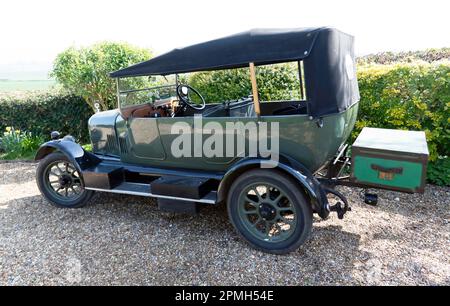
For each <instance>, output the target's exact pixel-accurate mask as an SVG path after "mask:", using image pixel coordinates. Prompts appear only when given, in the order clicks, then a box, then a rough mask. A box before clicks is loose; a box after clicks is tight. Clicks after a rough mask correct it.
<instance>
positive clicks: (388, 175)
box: [351, 127, 428, 193]
mask: <svg viewBox="0 0 450 306" xmlns="http://www.w3.org/2000/svg"><path fill="white" fill-rule="evenodd" d="M427 162H428V146H427V141H426V138H425V133H424V132H416V131H403V130H389V129H377V128H367V127H366V128H364V129H363V130H362V131H361V133H360V134H359V136H358V138H357V139H356V140H355V142H354V143H353V146H352V169H351V173H352V174H351V180H352V181H354V182H356V183H359V184H362V185H365V186H367V187H374V188H383V189H390V190H396V191H403V192H410V193H412V192H420V193H423V192H424V187H425V179H426V173H427Z"/></svg>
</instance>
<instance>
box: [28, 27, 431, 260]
mask: <svg viewBox="0 0 450 306" xmlns="http://www.w3.org/2000/svg"><path fill="white" fill-rule="evenodd" d="M280 63H295V65H296V67H297V69H298V79H299V83H298V89H299V91H300V96H299V97H297V99H294V100H289V101H288V100H286V101H276V102H273V101H271V102H269V101H260V93H259V92H258V84H257V77H256V74H257V71H258V69H259V67H260V66H265V65H273V64H280ZM238 68H239V69H243V68H244V69H245V68H248V75H249V82H250V83H251V92H249V93H248V95H247V96H245V97H241V98H239V99H237V100H234V101H224V102H221V103H210V102H212V101H205V99H204V98H203V97H202V93H201V92H199V91H198V90H197V89H195V88H193V87H192V86H189V85H188V84H183V79H184V78H183V77H182V75H183V74H186V73H195V72H205V71H212V70H222V69H238ZM156 76H159V77H164V79H165V80H166V81H168V80H169V78H171V80H173V81H171V82H173V83H171V82H168V83H169V84H163V85H161V84H159V83H158V84H157V85H156V86H151V87H150V88H144V89H142V88H140V89H136V88H126V89H123V86H122V85H124V84H133V82H128V81H127V80H130V79H131V80H134V79H137V78H142V77H145V78H146V80H151V79H152V78H153V77H156ZM111 77H113V78H116V80H117V90H118V92H117V98H118V108H117V109H114V110H109V111H103V112H97V113H96V114H94V115H93V116H92V117H91V118H90V119H89V123H88V125H89V131H90V136H91V141H92V145H93V150H92V152H88V151H86V150H84V149H83V148H82V147H81V146H80V145H79V144H77V143H76V142H75V140H74V139H73V137H71V136H65V137H62V138H60V137H59V133H57V132H53V133H52V140H51V141H49V142H47V143H45V144H43V145H42V146H41V148H40V149H39V151H38V153H37V156H36V160H40V163H39V166H38V168H37V184H38V186H39V189H40V190H41V192H42V194H43V196H44V197H45V198H46V199H47V200H48V201H49V202H51V203H53V204H54V205H56V206H58V207H66V208H77V207H81V206H84V205H85V204H86V203H87V202H88V201H89V200H90V199H91V197H92V196H93V194H94V192H96V191H101V192H113V193H121V194H131V195H139V196H148V197H155V198H157V201H158V206H159V207H160V208H161V209H162V210H166V211H178V212H188V213H193V212H196V211H197V208H198V207H199V205H202V204H203V205H218V204H221V203H224V204H225V205H227V209H228V214H229V218H230V220H231V223H232V224H233V226H234V227H235V229H236V230H237V232H238V233H239V235H240V236H241V237H243V238H244V239H245V240H246V241H247V242H248V243H249V244H250V245H251V246H253V247H255V248H257V249H259V250H263V251H266V252H271V253H276V254H282V253H287V252H290V251H293V250H295V249H297V248H298V247H299V246H300V245H301V244H302V243H304V242H305V240H306V239H307V238H308V236H309V234H310V231H311V228H312V216H313V213H316V214H318V215H319V216H320V217H321V218H327V217H328V215H329V214H330V212H333V211H334V212H336V213H337V214H338V217H339V218H342V217H343V216H344V214H345V213H346V212H347V211H348V210H349V209H350V208H349V205H348V202H347V199H346V198H345V196H344V195H343V194H342V193H340V192H338V191H337V190H335V188H334V187H335V186H337V185H349V186H359V187H365V188H368V187H377V188H387V189H394V190H400V191H406V192H416V191H419V192H421V191H423V182H424V175H423V173H425V170H426V160H427V156H428V151H427V148H426V142H425V137H424V135H423V133H421V132H405V133H415V134H414V135H413V134H401V135H400V134H395V135H394V134H392V133H394V132H392V131H391V130H383V131H381V130H378V129H371V130H370V131H367V130H366V131H365V132H364V133H363V134H364V135H366V136H364V137H363V138H362V139H360V138H358V140H357V143H355V147H354V153H355V154H356V152H358V156H357V157H358V158H357V159H355V154H354V156H353V160H354V161H355V162H352V159H351V158H350V156H349V154H348V152H347V148H348V145H347V144H346V142H347V140H348V138H349V136H350V133H351V131H352V129H353V127H354V124H355V120H356V117H357V113H358V103H359V99H360V96H359V90H358V82H357V78H356V67H355V53H354V39H353V37H352V36H350V35H348V34H345V33H343V32H340V31H338V30H336V29H333V28H299V29H283V30H280V29H276V30H275V29H264V30H251V31H247V32H243V33H239V34H236V35H232V36H228V37H224V38H220V39H216V40H212V41H208V42H205V43H200V44H196V45H192V46H189V47H185V48H181V49H175V50H173V51H171V52H168V53H166V54H163V55H161V56H158V57H155V58H153V59H150V60H148V61H145V62H142V63H138V64H136V65H133V66H130V67H128V68H125V69H122V70H119V71H116V72H113V73H111ZM134 84H146V83H145V81H144V83H139V82H135V83H134ZM153 85H155V84H153ZM218 85H219V86H220V84H218ZM149 92H150V93H149ZM269 125H270V127H271V129H270V130H269V129H268V126H269ZM263 128H266V130H264V132H261V131H262V130H263ZM213 130H214V132H213ZM252 131H257V132H259V133H260V134H259V135H258V137H256V136H254V135H251V132H252ZM390 131H391V132H390ZM402 132H404V131H402ZM380 133H381V134H380ZM383 133H384V134H383ZM261 134H262V137H261ZM230 135H231V136H230ZM238 135H240V136H241V138H242V139H243V140H244V142H243V143H241V145H240V146H239V145H237V146H236V145H235V142H234V141H232V142H231V144H230V142H229V141H228V140H230V139H231V140H234V139H235V137H236V139H237V138H238ZM380 135H381V136H380ZM181 136H183V137H184V138H183V139H184V140H186V143H183V144H182V145H180V137H181ZM212 136H214V137H215V138H214V140H217V143H215V147H214V146H213V145H211V142H214V141H211V137H212ZM227 137H229V138H227ZM220 140H223V143H221V144H219V142H220ZM208 141H209V144H210V145H211V146H210V149H211V150H212V151H213V154H211V152H209V153H208V152H203V151H202V148H205V146H206V144H207V142H208ZM237 142H238V141H237V140H236V143H237ZM263 143H264V145H262V144H263ZM267 143H271V149H274V150H269V148H268V145H267ZM380 143H381V147H380ZM413 143H417V145H416V146H414V145H412V144H413ZM424 143H425V144H424ZM188 144H189V145H190V146H189V147H188ZM227 146H228V147H227ZM231 146H233V147H231ZM255 146H256V147H257V148H258V150H253V151H252V148H254V147H255ZM405 147H406V148H409V149H406V150H405V149H404V148H405ZM411 147H415V148H416V150H411V149H410V148H411ZM218 148H219V149H220V150H223V151H226V152H227V154H217V152H218V151H217V150H216V149H218ZM261 148H263V149H261ZM275 149H276V150H275ZM220 150H219V151H220ZM250 151H252V152H250ZM269 151H270V152H269ZM230 152H231V153H230ZM229 153H230V154H229ZM250 153H252V154H250ZM269 153H270V154H269ZM356 161H357V162H356ZM350 167H351V169H350ZM350 170H351V173H350V174H349V175H348V173H347V172H348V171H350ZM411 178H413V179H411ZM412 181H414V182H412ZM336 200H337V201H336ZM366 202H368V203H374V202H376V197H375V195H373V194H367V197H366Z"/></svg>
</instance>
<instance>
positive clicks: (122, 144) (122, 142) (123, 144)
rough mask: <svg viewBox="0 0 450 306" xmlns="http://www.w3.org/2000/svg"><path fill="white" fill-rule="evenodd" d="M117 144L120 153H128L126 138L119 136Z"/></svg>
mask: <svg viewBox="0 0 450 306" xmlns="http://www.w3.org/2000/svg"><path fill="white" fill-rule="evenodd" d="M119 145H120V152H122V154H126V153H128V146H127V139H126V138H125V137H119Z"/></svg>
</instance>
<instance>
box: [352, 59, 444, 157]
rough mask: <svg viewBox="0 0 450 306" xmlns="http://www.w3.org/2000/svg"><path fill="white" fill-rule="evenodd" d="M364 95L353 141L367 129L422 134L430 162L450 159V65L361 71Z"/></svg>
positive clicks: (418, 65)
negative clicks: (425, 140)
mask: <svg viewBox="0 0 450 306" xmlns="http://www.w3.org/2000/svg"><path fill="white" fill-rule="evenodd" d="M358 82H359V88H360V93H361V102H360V106H359V116H358V121H357V123H356V128H355V130H354V132H353V138H354V137H355V136H356V134H357V133H359V132H360V131H361V129H362V128H363V127H365V126H371V127H380V128H392V129H405V130H422V131H425V133H426V135H427V142H428V148H429V150H430V160H431V161H436V160H437V158H438V156H439V155H449V153H450V152H449V148H450V63H448V62H446V63H440V64H428V63H416V64H406V63H404V64H396V65H370V66H362V67H359V70H358Z"/></svg>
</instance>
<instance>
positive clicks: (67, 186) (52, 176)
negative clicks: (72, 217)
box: [36, 152, 94, 208]
mask: <svg viewBox="0 0 450 306" xmlns="http://www.w3.org/2000/svg"><path fill="white" fill-rule="evenodd" d="M36 181H37V185H38V187H39V190H40V191H41V193H42V195H43V196H44V197H45V198H46V199H47V200H48V201H49V202H50V203H51V204H53V205H54V206H57V207H64V208H78V207H82V206H84V205H86V204H87V203H88V201H89V200H90V199H91V197H92V195H93V194H94V191H92V190H86V189H84V183H83V178H82V177H81V174H80V173H79V171H78V170H77V169H76V167H75V166H74V165H73V164H72V162H71V161H70V160H69V159H68V158H67V157H66V156H65V155H64V154H62V153H60V152H55V153H51V154H49V155H47V156H46V157H45V158H44V159H42V160H41V161H40V163H39V165H38V167H37V170H36Z"/></svg>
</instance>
